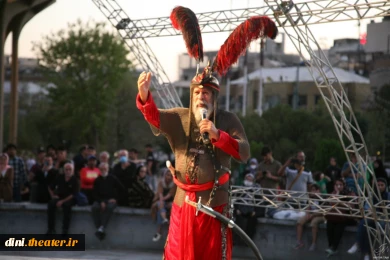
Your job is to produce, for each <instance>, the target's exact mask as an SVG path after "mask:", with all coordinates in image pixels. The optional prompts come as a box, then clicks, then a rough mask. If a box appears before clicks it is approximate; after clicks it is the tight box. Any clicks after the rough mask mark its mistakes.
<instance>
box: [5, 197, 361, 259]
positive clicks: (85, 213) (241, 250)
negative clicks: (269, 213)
mask: <svg viewBox="0 0 390 260" xmlns="http://www.w3.org/2000/svg"><path fill="white" fill-rule="evenodd" d="M61 213H62V212H59V213H58V214H61ZM58 219H59V221H58V222H57V223H56V224H57V232H59V231H60V230H61V217H59V218H58ZM324 227H325V226H324V225H323V226H321V228H320V231H319V238H318V244H317V248H318V249H317V250H316V251H314V252H309V251H308V248H309V246H310V241H311V232H310V230H309V228H307V229H306V230H305V233H304V243H305V245H306V246H305V248H303V249H300V250H295V249H294V248H293V247H294V245H295V243H296V231H295V222H294V221H288V220H275V219H268V218H260V219H259V220H258V226H257V229H258V230H257V233H256V236H255V239H254V240H255V243H256V245H257V246H258V248H259V249H260V251H261V253H262V255H263V258H264V259H266V260H271V259H275V260H276V259H280V260H281V259H283V260H284V259H300V260H306V259H307V260H309V259H310V260H312V259H315V258H318V257H319V258H325V257H326V255H325V249H326V248H327V238H326V230H325V229H324ZM0 230H1V233H2V234H25V233H32V234H42V233H45V232H46V230H47V215H46V205H45V204H30V203H18V204H16V203H2V204H1V203H0ZM155 231H156V225H155V224H153V223H152V220H151V218H150V214H149V211H148V210H140V209H130V208H117V209H116V211H115V214H114V215H113V217H112V219H111V221H110V224H109V226H108V228H107V237H106V240H104V241H103V242H101V241H99V240H98V239H97V238H96V237H95V235H94V232H95V229H94V226H93V222H92V217H91V212H90V208H89V207H74V208H73V216H72V223H71V228H70V233H78V234H80V233H81V234H82V233H84V234H86V248H87V249H138V250H145V251H152V250H153V251H156V250H157V251H161V252H162V250H163V247H164V243H165V237H166V233H167V230H165V231H164V236H163V238H162V239H161V240H160V241H159V242H156V243H155V242H152V237H153V235H154V233H155ZM205 234H206V233H205ZM355 236H356V233H355V228H354V227H348V228H347V230H346V232H345V233H344V236H343V239H342V242H341V245H340V247H339V251H340V253H339V254H338V255H335V256H333V257H332V259H340V260H341V259H343V260H344V259H346V260H348V259H351V260H352V259H359V255H353V256H351V255H348V254H347V253H346V251H347V250H348V248H349V247H350V246H351V245H352V244H353V243H354V239H355ZM233 255H234V256H235V257H234V258H237V257H240V258H243V257H244V258H248V259H253V254H252V252H251V251H250V250H249V249H248V248H246V247H234V249H233ZM234 258H233V259H234Z"/></svg>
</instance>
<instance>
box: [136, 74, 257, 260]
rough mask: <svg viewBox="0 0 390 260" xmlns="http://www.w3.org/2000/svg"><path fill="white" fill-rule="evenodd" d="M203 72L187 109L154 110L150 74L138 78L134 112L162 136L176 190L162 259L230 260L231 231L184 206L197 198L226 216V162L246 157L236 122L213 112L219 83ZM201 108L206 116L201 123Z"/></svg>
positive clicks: (241, 131) (196, 79)
mask: <svg viewBox="0 0 390 260" xmlns="http://www.w3.org/2000/svg"><path fill="white" fill-rule="evenodd" d="M208 69H209V67H208V68H206V70H205V72H203V73H202V74H198V75H196V76H195V77H194V79H193V80H192V82H191V90H190V93H191V94H190V98H191V99H190V106H189V108H172V109H157V107H156V105H155V103H154V101H153V97H152V95H151V92H150V91H149V87H150V81H151V73H150V72H148V73H146V72H142V73H141V75H140V77H139V79H138V91H139V94H138V96H137V100H136V104H137V107H138V109H139V110H140V111H141V112H142V113H143V115H144V117H145V119H146V120H147V122H148V123H149V124H150V125H151V128H152V131H153V133H154V134H155V135H159V134H160V133H161V134H163V135H164V136H165V137H166V138H167V139H168V141H169V144H170V146H171V148H172V151H173V152H174V153H175V160H176V161H175V167H176V168H175V169H174V173H175V174H174V181H175V183H176V185H177V191H176V195H175V198H174V203H173V206H172V212H171V219H170V227H169V234H168V238H167V242H166V245H165V250H164V259H169V260H172V259H173V260H176V259H178V260H182V259H186V260H195V259H196V260H202V259H213V260H214V259H231V252H232V236H231V235H232V234H231V230H230V229H228V228H227V227H226V225H224V224H221V223H220V222H219V221H218V220H216V219H215V218H213V217H211V216H209V215H207V214H204V213H202V212H198V213H197V215H196V208H195V207H193V206H191V205H189V204H188V203H186V202H185V197H186V196H188V197H189V200H190V201H193V202H198V200H199V198H201V200H200V201H201V203H202V204H204V205H207V206H209V207H211V208H213V209H214V210H215V211H217V212H219V213H221V214H223V215H225V216H227V217H230V216H231V213H230V212H229V211H230V209H231V208H230V201H229V198H230V194H229V191H230V190H229V188H230V183H229V180H230V171H229V168H230V161H231V157H233V158H235V159H236V160H238V161H241V162H244V163H245V162H246V161H247V160H248V158H249V156H250V151H249V144H248V140H247V138H246V134H245V131H244V129H243V127H242V124H241V122H240V120H239V119H238V117H237V116H236V115H235V114H233V113H230V112H226V111H223V110H217V97H218V93H219V83H218V80H217V79H216V78H215V77H213V76H212V75H211V74H210V73H208ZM202 109H206V111H207V112H206V115H207V116H206V118H205V119H203V118H204V117H203V118H202V114H201V110H202ZM205 133H208V138H207V136H206V135H205ZM208 141H209V142H208ZM214 169H216V170H217V171H215V170H214Z"/></svg>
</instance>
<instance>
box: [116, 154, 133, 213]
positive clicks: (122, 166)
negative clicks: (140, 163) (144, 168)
mask: <svg viewBox="0 0 390 260" xmlns="http://www.w3.org/2000/svg"><path fill="white" fill-rule="evenodd" d="M118 156H119V158H120V159H119V162H118V163H117V164H116V165H115V166H114V167H113V169H112V174H113V175H114V176H115V177H117V178H118V180H119V181H120V183H121V184H122V185H123V186H124V187H125V189H126V195H125V196H121V197H120V198H119V201H118V205H119V206H129V201H128V199H129V197H128V194H127V193H128V192H127V191H128V190H129V189H130V187H131V186H132V182H133V181H134V179H135V172H136V170H137V167H136V165H135V164H134V163H132V162H130V161H129V157H128V152H127V150H120V151H119V153H118Z"/></svg>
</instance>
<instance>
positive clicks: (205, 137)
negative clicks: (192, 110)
mask: <svg viewBox="0 0 390 260" xmlns="http://www.w3.org/2000/svg"><path fill="white" fill-rule="evenodd" d="M199 112H200V115H201V117H202V121H203V120H204V119H207V109H206V108H201V109H200V110H199ZM202 138H203V143H204V144H209V143H210V137H209V133H208V132H204V133H203V134H202Z"/></svg>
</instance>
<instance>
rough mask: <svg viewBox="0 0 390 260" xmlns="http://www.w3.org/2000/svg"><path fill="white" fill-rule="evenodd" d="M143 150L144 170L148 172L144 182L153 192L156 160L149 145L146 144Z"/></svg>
mask: <svg viewBox="0 0 390 260" xmlns="http://www.w3.org/2000/svg"><path fill="white" fill-rule="evenodd" d="M145 149H146V169H147V171H148V172H147V173H148V174H147V175H146V179H145V180H146V182H147V183H148V184H149V186H150V187H151V188H152V189H153V190H156V183H155V182H156V180H155V177H156V176H155V175H156V172H157V160H156V158H155V157H154V154H153V147H152V145H151V144H147V145H146V146H145Z"/></svg>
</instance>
